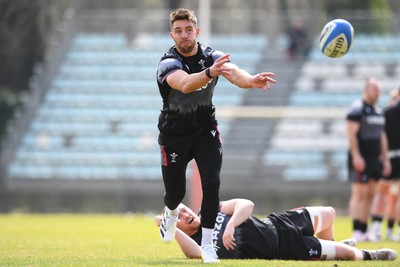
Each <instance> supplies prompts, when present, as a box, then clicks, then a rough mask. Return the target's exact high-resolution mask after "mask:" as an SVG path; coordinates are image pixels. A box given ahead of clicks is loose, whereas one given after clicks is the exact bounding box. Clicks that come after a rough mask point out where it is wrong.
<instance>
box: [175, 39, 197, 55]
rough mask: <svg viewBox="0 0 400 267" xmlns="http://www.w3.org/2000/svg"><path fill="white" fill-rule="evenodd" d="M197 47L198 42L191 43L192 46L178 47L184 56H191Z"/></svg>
mask: <svg viewBox="0 0 400 267" xmlns="http://www.w3.org/2000/svg"><path fill="white" fill-rule="evenodd" d="M195 45H196V42H194V41H190V44H189V45H187V46H185V47H184V46H181V45H177V46H176V47H177V48H178V50H179V51H180V52H181V53H183V54H189V53H191V52H192V51H193V49H194V47H195Z"/></svg>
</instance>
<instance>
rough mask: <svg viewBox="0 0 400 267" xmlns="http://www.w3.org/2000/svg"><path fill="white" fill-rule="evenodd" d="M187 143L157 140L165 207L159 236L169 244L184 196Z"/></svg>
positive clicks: (188, 145) (173, 236)
mask: <svg viewBox="0 0 400 267" xmlns="http://www.w3.org/2000/svg"><path fill="white" fill-rule="evenodd" d="M187 141H189V142H190V140H187ZM187 141H185V140H183V139H180V140H179V141H177V140H172V139H166V138H162V137H161V136H160V138H159V143H160V152H161V170H162V176H163V182H164V189H165V194H164V204H165V206H166V208H165V211H164V213H163V220H162V222H161V225H160V236H161V239H162V240H163V241H164V242H171V241H172V240H173V239H174V238H175V231H176V223H177V221H178V215H179V208H178V206H179V204H180V203H181V202H182V200H183V198H184V197H185V194H186V168H187V165H188V161H189V154H188V153H187V152H186V151H187V150H188V148H187V147H190V143H188V142H187Z"/></svg>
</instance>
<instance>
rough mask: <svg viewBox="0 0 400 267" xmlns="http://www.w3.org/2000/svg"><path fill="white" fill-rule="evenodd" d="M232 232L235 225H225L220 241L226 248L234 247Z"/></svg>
mask: <svg viewBox="0 0 400 267" xmlns="http://www.w3.org/2000/svg"><path fill="white" fill-rule="evenodd" d="M234 234H235V227H233V226H230V225H227V226H226V228H225V231H224V235H223V236H222V242H223V243H224V247H225V248H226V249H227V250H230V249H232V250H233V249H235V247H236V243H235V237H234Z"/></svg>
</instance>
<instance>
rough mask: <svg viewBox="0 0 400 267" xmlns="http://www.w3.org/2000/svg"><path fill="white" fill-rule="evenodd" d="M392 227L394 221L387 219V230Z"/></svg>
mask: <svg viewBox="0 0 400 267" xmlns="http://www.w3.org/2000/svg"><path fill="white" fill-rule="evenodd" d="M393 226H394V219H389V220H388V228H389V229H393Z"/></svg>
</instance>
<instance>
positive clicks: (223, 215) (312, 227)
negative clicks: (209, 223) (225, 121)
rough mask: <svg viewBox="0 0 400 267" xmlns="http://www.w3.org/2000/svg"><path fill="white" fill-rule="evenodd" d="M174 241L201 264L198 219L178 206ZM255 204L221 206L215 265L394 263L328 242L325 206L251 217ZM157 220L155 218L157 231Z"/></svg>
mask: <svg viewBox="0 0 400 267" xmlns="http://www.w3.org/2000/svg"><path fill="white" fill-rule="evenodd" d="M179 208H180V211H179V221H178V223H177V229H176V235H175V239H176V241H177V242H178V244H179V246H180V248H181V249H182V252H183V253H184V254H185V255H186V257H188V258H201V257H202V255H201V249H200V247H199V245H200V242H201V227H200V225H201V215H200V214H199V215H196V214H195V213H194V212H193V211H192V210H191V209H189V208H188V207H186V206H185V205H183V204H180V206H179ZM253 208H254V203H253V202H252V201H250V200H247V199H231V200H227V201H223V202H221V203H220V208H219V213H218V217H217V219H216V223H215V227H214V235H213V239H214V240H213V242H214V244H215V246H216V247H217V254H218V257H219V258H220V259H223V258H226V259H283V260H394V259H396V257H397V252H396V251H394V250H392V249H379V250H363V249H358V248H355V247H354V245H355V241H354V240H345V241H342V242H336V241H332V240H333V223H334V220H335V209H334V208H332V207H329V206H316V207H305V208H297V209H293V210H289V211H285V212H281V213H272V214H270V215H269V216H268V217H266V218H264V219H258V218H256V217H254V216H252V212H253ZM161 220H162V216H161V215H157V216H156V217H155V221H156V224H157V226H160V223H161Z"/></svg>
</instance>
